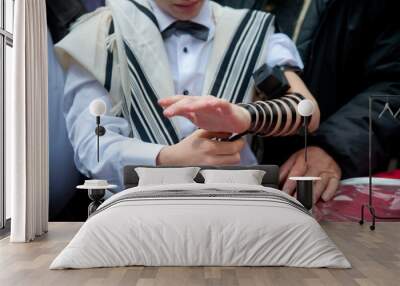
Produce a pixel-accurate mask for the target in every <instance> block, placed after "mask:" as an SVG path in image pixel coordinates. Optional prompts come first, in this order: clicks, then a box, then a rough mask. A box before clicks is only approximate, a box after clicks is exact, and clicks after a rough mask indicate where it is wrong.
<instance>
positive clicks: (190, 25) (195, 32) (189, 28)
mask: <svg viewBox="0 0 400 286" xmlns="http://www.w3.org/2000/svg"><path fill="white" fill-rule="evenodd" d="M177 31H180V32H183V33H188V34H190V35H192V36H193V37H195V38H196V39H199V40H202V41H207V39H208V34H209V32H210V29H209V28H207V27H206V26H203V25H201V24H197V23H194V22H190V21H176V22H174V23H172V24H171V25H169V26H168V28H166V29H165V30H164V31H163V32H162V36H163V38H164V39H166V38H169V37H170V36H172V35H173V34H175V33H176V32H177Z"/></svg>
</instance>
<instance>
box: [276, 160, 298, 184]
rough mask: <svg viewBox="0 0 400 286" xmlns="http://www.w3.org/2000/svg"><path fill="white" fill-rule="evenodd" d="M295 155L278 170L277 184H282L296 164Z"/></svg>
mask: <svg viewBox="0 0 400 286" xmlns="http://www.w3.org/2000/svg"><path fill="white" fill-rule="evenodd" d="M297 156H298V155H297V153H295V154H293V155H292V156H291V157H290V158H289V159H288V160H287V161H286V162H285V163H284V164H283V165H282V166H281V167H280V169H279V184H282V183H283V182H284V181H285V180H286V179H287V177H288V175H289V172H290V170H291V169H292V168H293V165H294V163H296V158H297Z"/></svg>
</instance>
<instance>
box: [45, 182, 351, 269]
mask: <svg viewBox="0 0 400 286" xmlns="http://www.w3.org/2000/svg"><path fill="white" fill-rule="evenodd" d="M193 194H196V195H193ZM132 265H144V266H293V267H332V268H349V267H350V263H349V262H348V261H347V259H346V258H345V257H344V255H343V254H342V253H341V251H340V250H338V248H337V247H336V246H335V244H334V243H333V242H332V241H331V240H330V239H329V237H328V236H327V235H326V233H325V232H324V230H323V229H322V228H321V227H320V225H319V224H318V222H317V221H315V219H314V218H313V217H312V216H310V215H309V214H308V213H307V212H306V211H305V209H303V208H302V207H301V205H300V204H299V203H298V202H297V201H296V200H295V199H293V198H292V197H290V196H288V195H286V194H284V193H283V192H280V191H279V190H275V189H272V188H266V187H262V186H250V185H237V184H236V185H231V184H184V185H167V186H151V187H136V188H132V189H128V190H125V191H123V192H121V193H119V194H117V195H114V196H113V197H111V198H109V199H108V200H107V201H105V202H104V203H103V204H102V205H101V206H100V208H99V210H98V211H97V212H96V214H94V215H93V216H91V217H90V218H89V219H88V220H87V222H86V223H85V224H84V225H83V226H82V227H81V229H80V230H79V232H78V233H77V234H76V236H75V237H74V238H73V239H72V241H71V242H70V243H69V244H68V246H67V247H66V248H65V249H64V250H63V251H62V252H61V254H59V256H58V257H57V258H56V259H55V260H54V261H53V263H52V264H51V266H50V269H64V268H92V267H117V266H132Z"/></svg>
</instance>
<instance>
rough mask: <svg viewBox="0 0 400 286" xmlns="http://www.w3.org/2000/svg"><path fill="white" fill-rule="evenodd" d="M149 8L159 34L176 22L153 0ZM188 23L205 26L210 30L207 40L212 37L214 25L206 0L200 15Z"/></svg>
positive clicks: (208, 2) (209, 6) (208, 3)
mask: <svg viewBox="0 0 400 286" xmlns="http://www.w3.org/2000/svg"><path fill="white" fill-rule="evenodd" d="M150 5H151V8H152V10H153V13H154V16H155V17H156V19H157V22H158V24H159V26H160V32H163V31H164V30H165V29H167V28H168V27H169V26H170V25H171V24H172V23H174V22H175V21H177V19H175V18H174V17H172V16H171V15H169V14H167V13H166V12H164V11H163V10H162V9H160V7H158V5H157V4H156V2H155V1H154V0H151V1H150ZM190 21H192V22H194V23H198V24H201V25H204V26H206V27H207V28H209V29H210V34H209V37H208V39H209V40H210V39H211V38H212V37H213V36H214V30H215V24H214V20H213V15H212V10H211V5H210V1H209V0H206V1H204V4H203V7H202V8H201V10H200V13H199V14H198V15H197V16H196V17H194V18H193V19H191V20H190Z"/></svg>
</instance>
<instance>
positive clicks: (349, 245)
mask: <svg viewBox="0 0 400 286" xmlns="http://www.w3.org/2000/svg"><path fill="white" fill-rule="evenodd" d="M81 225H82V224H81V223H50V227H49V229H50V231H49V233H48V234H46V235H45V236H43V237H41V238H39V239H37V240H35V241H34V242H32V243H29V244H18V243H16V244H10V243H9V241H8V238H5V239H2V240H0V285H2V286H8V285H12V286H16V285H29V286H35V285H40V286H42V285H43V286H45V285H52V286H63V285H66V286H72V285H85V286H89V285H96V286H98V285H136V286H181V285H193V286H216V285H227V286H266V285H305V286H314V285H315V286H319V285H329V286H331V285H346V286H347V285H349V286H351V285H355V286H381V285H382V286H391V285H393V286H398V285H400V275H399V273H400V223H395V222H393V223H389V222H388V223H379V224H378V225H377V229H376V231H375V232H372V231H370V230H369V228H368V226H359V225H358V224H356V223H323V224H322V227H323V228H324V229H325V230H326V232H327V233H328V235H329V236H330V237H331V239H332V240H333V241H334V242H335V243H336V244H337V245H338V247H339V248H340V249H341V250H342V251H343V252H344V254H345V255H346V256H347V258H348V259H349V260H350V262H351V263H352V266H353V268H352V269H348V270H341V269H303V268H285V267H237V268H235V267H125V268H110V269H87V270H61V271H60V270H57V271H50V270H48V267H49V265H50V263H51V262H52V260H53V259H54V258H55V256H56V255H57V254H58V253H59V252H60V251H61V250H62V249H63V248H64V247H65V246H66V244H67V243H68V242H69V241H70V240H71V238H72V237H73V236H74V234H75V233H76V232H77V231H78V229H79V228H80V227H81Z"/></svg>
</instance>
